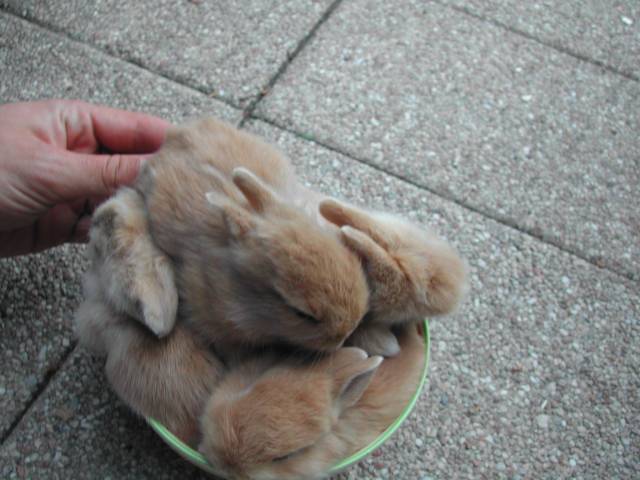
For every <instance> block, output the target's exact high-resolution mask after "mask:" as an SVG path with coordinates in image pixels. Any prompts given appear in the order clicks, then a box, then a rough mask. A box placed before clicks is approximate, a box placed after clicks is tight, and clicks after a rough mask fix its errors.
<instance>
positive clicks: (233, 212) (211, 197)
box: [206, 192, 256, 238]
mask: <svg viewBox="0 0 640 480" xmlns="http://www.w3.org/2000/svg"><path fill="white" fill-rule="evenodd" d="M206 197H207V201H208V202H209V203H210V204H211V206H212V207H213V208H214V209H218V210H219V211H220V214H221V215H222V218H223V220H224V223H225V225H226V226H227V230H228V232H229V233H230V234H231V236H232V237H234V238H241V237H243V236H245V235H246V234H247V233H248V232H249V231H251V230H253V229H254V228H255V226H256V225H255V220H254V219H253V218H252V216H251V214H250V213H249V212H247V211H246V210H244V209H243V208H241V207H236V206H235V205H231V204H229V203H223V202H220V197H219V196H218V195H217V194H216V193H215V192H209V193H207V194H206Z"/></svg>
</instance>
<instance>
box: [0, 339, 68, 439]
mask: <svg viewBox="0 0 640 480" xmlns="http://www.w3.org/2000/svg"><path fill="white" fill-rule="evenodd" d="M76 346H77V343H76V342H75V341H72V342H71V345H69V347H67V349H66V350H65V351H64V352H63V353H62V356H61V357H60V359H59V360H58V361H57V362H56V363H55V364H53V365H52V366H51V367H50V368H49V369H48V370H47V371H46V372H45V375H44V378H43V379H42V381H40V383H38V385H37V386H36V389H35V390H34V391H33V392H32V393H31V395H30V396H29V399H28V400H27V402H26V403H25V406H24V407H23V408H22V410H20V411H19V412H18V414H17V415H16V416H15V418H14V419H13V421H12V422H11V425H9V428H8V429H7V431H6V432H5V433H4V434H3V435H2V437H1V438H0V447H1V446H3V445H4V444H5V442H6V441H7V440H8V439H9V438H11V436H12V435H13V432H14V431H16V430H17V428H18V426H19V425H20V424H21V423H22V420H23V419H24V418H26V417H27V416H28V414H29V412H30V411H31V409H32V408H33V406H34V405H35V404H36V403H37V401H38V399H39V398H41V397H42V395H43V394H44V393H45V391H46V390H47V387H48V386H49V385H50V384H51V382H53V380H54V379H55V378H56V376H57V375H58V373H59V372H60V370H62V369H63V368H64V365H65V363H67V360H68V359H69V358H70V357H71V354H72V353H73V352H74V350H75V349H76Z"/></svg>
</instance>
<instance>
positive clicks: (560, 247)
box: [251, 115, 639, 283]
mask: <svg viewBox="0 0 640 480" xmlns="http://www.w3.org/2000/svg"><path fill="white" fill-rule="evenodd" d="M251 119H252V120H258V121H262V122H265V123H267V124H269V125H271V126H272V127H275V128H277V129H279V130H282V131H285V132H288V133H291V134H292V135H295V136H296V137H298V138H300V139H302V140H305V141H307V142H312V143H315V144H316V145H318V146H320V147H322V148H326V149H327V150H331V151H332V152H335V153H338V154H340V155H343V156H345V157H347V158H349V159H351V160H354V161H356V162H358V163H360V164H362V165H366V166H367V167H369V168H373V169H374V170H376V171H378V172H380V173H383V174H385V175H389V176H390V177H393V178H395V179H396V180H399V181H401V182H403V183H407V184H409V185H412V186H414V187H416V188H419V189H420V190H424V191H427V192H429V193H431V194H432V195H435V196H436V197H438V198H441V199H443V200H446V201H448V202H451V203H454V204H456V205H458V206H459V207H461V208H464V209H465V210H468V211H471V212H473V213H476V214H478V215H480V216H482V217H484V218H487V219H489V220H493V221H494V222H496V223H499V224H500V225H502V226H505V227H508V228H510V229H512V230H516V231H517V232H519V233H521V234H523V235H526V236H528V237H530V238H533V239H535V240H536V241H538V242H540V243H544V244H545V245H549V246H551V247H554V248H556V249H558V250H560V251H561V252H563V253H565V254H568V255H571V256H572V257H575V258H578V259H580V260H582V261H584V262H587V263H588V264H589V265H592V266H593V267H595V268H597V269H599V270H605V271H607V272H609V273H611V274H613V275H615V276H617V277H621V278H624V279H625V280H629V281H632V282H635V283H639V280H638V279H636V278H635V276H634V275H633V274H632V273H627V272H619V271H617V270H613V269H612V268H611V267H609V266H606V265H605V266H602V265H598V264H596V263H594V262H593V261H592V260H590V259H589V258H588V257H586V256H584V255H583V254H581V253H579V252H576V251H574V250H571V249H569V248H567V247H565V246H564V245H562V244H560V243H559V242H556V241H553V240H552V239H547V238H543V237H542V236H539V235H536V234H534V233H533V232H531V231H529V230H527V229H525V228H523V227H521V226H520V225H517V224H516V223H515V222H513V221H511V220H509V219H508V218H504V217H500V216H498V215H495V214H493V213H491V212H489V211H486V210H482V209H480V208H478V207H476V206H474V205H471V204H468V203H467V202H464V201H462V200H460V199H458V198H455V197H453V196H450V195H447V194H444V193H442V192H440V191H438V190H434V189H433V188H431V187H428V186H426V185H422V184H419V183H416V182H414V181H413V180H411V179H409V178H406V177H403V176H401V175H399V174H397V173H394V172H392V171H389V170H387V169H385V168H383V167H380V166H379V165H375V164H372V163H369V162H368V161H367V160H365V159H362V158H358V157H356V156H354V155H353V154H351V153H348V152H344V151H342V150H341V149H340V148H338V147H336V146H333V145H330V144H328V143H325V142H324V141H322V140H318V139H317V138H315V137H310V136H309V135H304V134H303V133H301V132H298V131H296V130H293V129H291V128H287V127H285V126H282V125H280V124H279V123H277V122H276V121H274V120H271V119H269V118H266V117H262V116H259V115H252V116H251Z"/></svg>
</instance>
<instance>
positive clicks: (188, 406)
mask: <svg viewBox="0 0 640 480" xmlns="http://www.w3.org/2000/svg"><path fill="white" fill-rule="evenodd" d="M140 207H141V204H140V199H139V198H137V194H136V193H135V192H133V191H131V190H126V189H125V190H121V191H120V192H118V194H117V195H116V196H115V197H114V198H112V199H111V200H109V201H107V202H106V203H105V204H103V205H102V206H101V207H100V208H99V209H98V210H97V211H96V212H95V214H94V220H93V227H92V229H91V231H90V243H89V247H88V250H89V256H90V260H91V266H90V269H89V272H88V273H87V274H86V276H85V284H84V288H85V301H84V303H83V304H82V305H81V306H80V308H79V309H78V312H77V313H76V319H75V322H76V334H77V335H78V337H79V339H80V343H81V344H82V345H84V346H87V347H89V348H91V349H92V350H94V351H95V352H97V353H99V354H102V355H105V356H106V357H107V358H106V365H105V370H106V374H107V378H108V379H109V382H110V383H111V385H112V387H113V388H114V390H115V391H116V393H117V394H118V395H119V396H120V398H121V399H122V400H123V401H124V402H125V403H126V404H127V405H129V406H130V407H131V408H132V409H133V410H134V411H136V412H137V413H139V414H140V415H143V416H145V417H153V418H155V419H157V420H159V421H161V422H162V423H163V424H164V425H165V426H167V427H168V428H169V429H170V430H171V431H172V432H174V433H176V434H177V435H178V436H180V437H181V438H183V439H184V440H185V441H190V442H194V441H197V438H198V424H197V418H198V416H199V414H200V412H201V411H202V409H203V406H204V402H205V401H206V399H207V398H208V396H209V395H210V393H211V390H212V388H213V386H214V385H215V384H216V382H217V381H218V378H219V375H220V374H221V368H222V367H221V364H220V363H219V361H218V360H217V359H216V358H215V357H213V355H212V354H211V353H209V351H208V350H207V348H206V346H204V345H202V344H201V343H200V342H199V341H198V340H197V339H196V338H195V337H194V336H193V334H192V333H191V332H190V331H188V330H187V329H186V328H185V326H184V325H182V324H181V323H178V324H176V325H175V326H174V322H175V315H176V301H177V295H176V292H175V285H174V284H173V283H172V282H173V277H172V273H171V270H170V268H169V262H168V260H167V259H166V258H165V257H164V254H162V253H160V252H159V251H157V249H155V247H154V246H153V245H152V244H151V242H150V238H149V237H148V233H147V231H146V225H145V222H144V216H143V213H144V212H143V211H141V210H140ZM168 329H171V331H170V332H168V331H167V330H168ZM152 332H155V333H161V334H162V335H163V338H158V337H157V336H156V335H155V334H154V333H152Z"/></svg>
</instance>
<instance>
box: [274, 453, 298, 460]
mask: <svg viewBox="0 0 640 480" xmlns="http://www.w3.org/2000/svg"><path fill="white" fill-rule="evenodd" d="M295 453H297V452H291V453H287V454H286V455H282V456H281V457H276V458H274V459H273V460H271V461H272V462H284V461H285V460H288V459H289V458H291V457H292V456H293V455H294V454H295Z"/></svg>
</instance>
